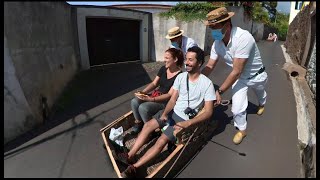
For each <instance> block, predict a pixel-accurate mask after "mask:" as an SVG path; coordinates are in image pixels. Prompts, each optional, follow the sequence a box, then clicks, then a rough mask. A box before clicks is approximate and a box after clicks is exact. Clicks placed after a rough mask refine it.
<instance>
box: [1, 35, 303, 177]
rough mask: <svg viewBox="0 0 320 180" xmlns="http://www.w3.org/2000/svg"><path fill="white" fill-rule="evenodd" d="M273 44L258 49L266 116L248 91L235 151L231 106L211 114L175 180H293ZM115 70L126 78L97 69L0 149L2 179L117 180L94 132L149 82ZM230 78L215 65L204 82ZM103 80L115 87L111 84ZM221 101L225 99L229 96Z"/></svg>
mask: <svg viewBox="0 0 320 180" xmlns="http://www.w3.org/2000/svg"><path fill="white" fill-rule="evenodd" d="M280 44H281V42H276V43H272V42H266V41H261V42H259V43H258V46H259V48H260V50H261V54H262V58H263V60H264V64H265V66H266V71H267V73H268V76H269V80H268V85H267V88H266V90H267V93H268V100H267V105H266V110H265V113H264V114H263V115H262V116H257V115H255V108H256V105H257V100H256V98H255V96H254V94H253V92H252V91H251V90H249V107H248V117H247V119H248V128H247V130H248V135H247V137H246V138H245V140H244V141H243V142H242V143H241V144H240V145H234V144H233V142H232V138H233V135H234V133H235V132H236V130H235V128H234V127H233V125H231V124H230V120H232V114H231V110H230V108H231V106H229V107H223V108H222V107H219V108H216V110H215V114H214V118H215V119H217V120H219V121H220V126H219V128H218V130H217V131H216V132H215V133H214V134H213V137H212V138H211V140H210V141H209V142H208V143H207V144H206V146H205V147H204V148H203V149H201V151H200V152H199V153H198V154H197V155H196V156H195V157H194V159H193V160H192V161H191V162H190V163H189V165H188V166H187V167H186V168H185V169H184V170H183V171H182V172H181V173H180V174H179V175H178V177H188V178H191V177H300V176H299V169H300V165H299V164H300V163H299V153H298V146H297V145H298V138H297V127H296V126H297V116H296V104H295V99H294V95H293V90H292V85H291V82H290V80H289V79H288V77H287V74H286V73H285V72H284V71H283V70H282V69H281V67H282V65H283V64H284V63H285V59H284V56H283V53H282V51H281V48H280ZM122 67H124V68H126V69H121V71H120V72H125V73H120V72H119V71H117V68H118V69H120V67H112V68H111V69H109V70H106V69H104V70H103V71H105V72H109V74H99V75H100V76H103V78H102V77H100V78H94V81H93V80H92V79H90V78H89V79H85V80H83V79H82V84H90V86H86V87H90V88H86V91H84V90H81V91H80V92H79V91H77V93H78V94H77V96H75V97H74V99H73V101H72V105H70V106H71V107H69V109H67V110H65V113H63V112H60V114H59V113H58V112H57V113H56V114H57V115H55V116H54V118H53V119H52V120H50V121H51V122H47V123H46V124H45V125H44V126H45V128H42V129H41V128H39V129H38V130H36V131H34V132H33V133H30V134H28V136H25V138H21V139H19V140H17V141H15V142H13V143H12V144H10V145H9V146H8V147H5V148H4V149H5V151H7V152H6V153H5V154H4V177H91V178H96V177H100V178H102V177H110V178H112V177H116V174H115V172H114V170H113V168H112V167H111V164H109V161H108V160H107V159H106V158H108V157H107V156H106V154H105V152H104V150H103V149H102V146H101V145H102V143H103V141H102V138H101V134H100V132H99V130H100V129H101V128H102V127H104V126H105V125H107V124H109V123H110V122H112V121H113V120H114V119H116V118H117V117H119V116H121V115H123V114H124V113H126V112H128V111H129V110H130V99H131V98H132V93H133V92H134V91H135V90H137V89H140V88H141V87H142V86H143V85H144V84H146V83H148V82H150V79H152V78H153V77H154V75H155V74H154V73H153V74H152V73H151V75H150V73H149V75H150V77H149V75H148V72H145V71H143V70H142V71H141V66H134V67H133V65H130V68H128V67H125V65H122ZM139 70H140V71H139ZM229 71H230V69H227V68H226V65H224V64H223V63H221V62H219V63H218V66H217V67H216V69H215V71H214V73H213V74H212V75H211V76H210V78H211V79H212V81H213V82H214V83H215V84H219V85H220V84H221V83H222V81H223V78H225V77H226V75H227V74H228V72H229ZM110 72H112V74H111V75H110ZM132 72H135V73H132ZM126 73H128V74H129V76H127V75H126ZM96 75H97V74H96ZM106 77H108V78H109V79H110V78H114V77H117V78H119V81H118V82H116V81H113V82H112V83H110V81H109V79H108V78H106ZM137 79H139V80H137ZM137 81H138V83H135V82H137ZM93 82H95V83H93ZM119 82H121V85H124V86H121V85H120V83H119ZM223 98H224V99H230V98H231V94H230V91H227V92H226V93H225V94H224V96H223ZM88 104H89V105H88ZM66 112H68V113H66ZM66 114H67V115H66ZM59 123H60V125H58V126H57V124H59ZM53 126H56V127H54V128H52V129H50V130H47V129H49V128H51V127H53ZM44 131H46V132H45V133H42V134H41V135H38V136H36V135H37V134H39V133H41V132H44ZM33 136H36V137H34V138H33V139H31V140H29V141H27V142H26V143H23V142H25V141H26V140H28V138H29V139H30V138H31V137H33ZM27 137H28V138H27ZM239 152H242V153H245V155H246V156H241V155H239V154H238V153H239Z"/></svg>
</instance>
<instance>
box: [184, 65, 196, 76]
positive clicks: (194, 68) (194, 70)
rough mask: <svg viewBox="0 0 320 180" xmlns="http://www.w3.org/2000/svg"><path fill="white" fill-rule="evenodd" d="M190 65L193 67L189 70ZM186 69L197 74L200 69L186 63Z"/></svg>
mask: <svg viewBox="0 0 320 180" xmlns="http://www.w3.org/2000/svg"><path fill="white" fill-rule="evenodd" d="M188 67H189V68H191V69H190V70H188ZM186 71H187V72H188V73H190V74H195V73H196V72H198V69H197V67H194V66H188V65H186Z"/></svg>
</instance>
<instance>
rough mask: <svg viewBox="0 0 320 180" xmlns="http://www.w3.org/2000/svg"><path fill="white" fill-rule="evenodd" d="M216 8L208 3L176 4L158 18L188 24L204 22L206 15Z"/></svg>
mask: <svg viewBox="0 0 320 180" xmlns="http://www.w3.org/2000/svg"><path fill="white" fill-rule="evenodd" d="M216 8H217V7H216V6H214V5H213V4H211V3H209V2H202V3H198V2H192V3H180V2H179V3H178V4H177V5H175V6H174V7H173V8H171V9H170V10H169V11H167V12H161V13H160V17H166V18H168V19H169V18H175V19H177V20H180V21H185V22H190V21H194V20H200V21H201V20H205V19H206V15H207V14H208V13H209V12H210V11H212V10H214V9H216Z"/></svg>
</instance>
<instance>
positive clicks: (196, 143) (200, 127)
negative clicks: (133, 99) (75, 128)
mask: <svg viewBox="0 0 320 180" xmlns="http://www.w3.org/2000/svg"><path fill="white" fill-rule="evenodd" d="M201 112H203V111H201ZM201 112H200V113H198V115H199V114H201ZM132 117H133V113H132V111H130V112H128V113H126V114H125V115H123V116H121V117H119V118H118V119H116V120H115V121H113V122H112V123H110V124H108V125H107V126H105V127H103V128H102V129H100V132H101V136H102V138H103V141H104V144H105V147H106V151H107V152H108V155H109V157H110V160H111V163H112V165H113V168H114V170H115V172H116V174H117V176H118V177H119V178H122V176H121V171H120V168H119V164H118V163H117V162H116V160H115V158H114V156H113V153H112V151H113V150H114V147H113V144H112V143H111V141H110V140H109V133H110V130H111V128H112V127H114V128H118V127H120V126H123V129H124V131H126V130H127V129H128V128H130V127H132V125H133V124H132V123H131V124H130V123H129V121H130V118H132ZM214 122H216V121H214ZM216 125H217V123H214V124H213V126H212V125H211V126H210V123H209V121H208V120H206V121H203V122H200V123H198V124H196V125H193V126H191V127H188V128H186V129H182V130H180V131H175V132H174V135H175V136H176V137H177V139H178V143H177V144H176V147H175V149H174V150H173V151H172V152H171V153H170V154H169V156H168V157H166V158H165V159H164V160H163V161H162V162H161V163H160V164H159V165H157V166H156V168H155V169H153V170H152V172H151V173H149V174H147V176H146V178H154V177H164V175H165V176H167V175H168V174H169V175H171V176H172V175H173V174H172V173H171V172H168V171H172V172H174V170H180V169H181V168H180V167H181V166H184V165H185V164H186V163H187V162H189V160H190V159H191V158H192V156H193V155H194V154H195V153H196V151H198V149H199V148H200V147H201V146H203V145H204V144H205V143H206V142H207V136H208V135H209V134H210V133H211V132H212V131H213V130H214V129H215V128H216ZM196 128H197V129H196ZM191 135H192V139H190V140H189V137H190V136H191ZM188 140H189V141H188ZM187 141H188V144H186V143H187ZM189 144H193V145H191V146H189ZM185 146H186V147H185ZM182 150H183V151H184V152H187V153H184V152H182V156H181V157H180V153H181V151H182ZM179 152H180V153H179ZM178 157H179V160H178V161H176V162H174V161H175V160H176V159H177V158H178ZM173 167H174V168H173ZM172 168H173V169H172Z"/></svg>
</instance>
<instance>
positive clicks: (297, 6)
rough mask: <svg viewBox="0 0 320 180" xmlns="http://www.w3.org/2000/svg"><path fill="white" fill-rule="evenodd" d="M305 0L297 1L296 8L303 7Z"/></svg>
mask: <svg viewBox="0 0 320 180" xmlns="http://www.w3.org/2000/svg"><path fill="white" fill-rule="evenodd" d="M302 4H303V1H296V5H295V7H294V9H295V10H300V9H301V7H302Z"/></svg>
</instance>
